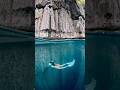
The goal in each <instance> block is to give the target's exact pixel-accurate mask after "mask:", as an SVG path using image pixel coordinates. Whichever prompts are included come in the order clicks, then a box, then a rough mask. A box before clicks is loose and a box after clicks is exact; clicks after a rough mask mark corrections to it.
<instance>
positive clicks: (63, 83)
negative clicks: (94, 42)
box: [35, 39, 85, 90]
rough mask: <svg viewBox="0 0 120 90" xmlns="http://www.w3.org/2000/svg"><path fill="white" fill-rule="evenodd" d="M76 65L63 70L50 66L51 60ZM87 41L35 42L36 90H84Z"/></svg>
mask: <svg viewBox="0 0 120 90" xmlns="http://www.w3.org/2000/svg"><path fill="white" fill-rule="evenodd" d="M73 59H75V64H74V65H73V66H72V67H68V68H65V69H62V70H59V69H54V68H51V67H50V66H49V62H50V61H51V60H53V61H55V63H59V64H64V63H67V62H71V61H72V60H73ZM84 75H85V40H83V39H74V40H71V39H70V40H42V39H36V42H35V90H84Z"/></svg>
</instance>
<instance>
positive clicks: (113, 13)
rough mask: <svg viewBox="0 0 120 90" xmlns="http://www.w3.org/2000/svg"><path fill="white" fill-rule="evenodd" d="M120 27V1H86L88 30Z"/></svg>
mask: <svg viewBox="0 0 120 90" xmlns="http://www.w3.org/2000/svg"><path fill="white" fill-rule="evenodd" d="M119 27H120V0H87V1H86V29H94V30H95V28H109V29H113V28H119Z"/></svg>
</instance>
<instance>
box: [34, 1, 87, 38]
mask: <svg viewBox="0 0 120 90" xmlns="http://www.w3.org/2000/svg"><path fill="white" fill-rule="evenodd" d="M35 4H36V9H35V36H36V37H41V38H53V39H54V38H81V37H84V35H83V33H84V28H85V20H84V16H85V15H84V7H83V6H82V5H79V6H78V5H77V3H76V1H75V0H36V2H35Z"/></svg>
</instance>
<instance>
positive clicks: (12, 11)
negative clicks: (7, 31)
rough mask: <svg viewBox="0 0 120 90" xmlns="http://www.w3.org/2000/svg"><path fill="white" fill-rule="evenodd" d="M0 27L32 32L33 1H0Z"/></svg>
mask: <svg viewBox="0 0 120 90" xmlns="http://www.w3.org/2000/svg"><path fill="white" fill-rule="evenodd" d="M0 26H7V27H13V28H17V29H24V30H27V31H31V30H34V28H33V27H34V2H33V0H0Z"/></svg>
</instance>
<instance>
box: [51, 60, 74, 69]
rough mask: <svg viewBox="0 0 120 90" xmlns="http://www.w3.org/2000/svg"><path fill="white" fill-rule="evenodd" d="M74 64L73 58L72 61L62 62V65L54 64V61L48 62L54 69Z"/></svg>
mask: <svg viewBox="0 0 120 90" xmlns="http://www.w3.org/2000/svg"><path fill="white" fill-rule="evenodd" d="M74 64H75V60H73V61H72V62H69V63H65V64H62V65H60V64H56V63H54V61H50V63H49V65H50V66H51V67H52V68H55V69H64V68H67V67H72V66H73V65H74Z"/></svg>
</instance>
